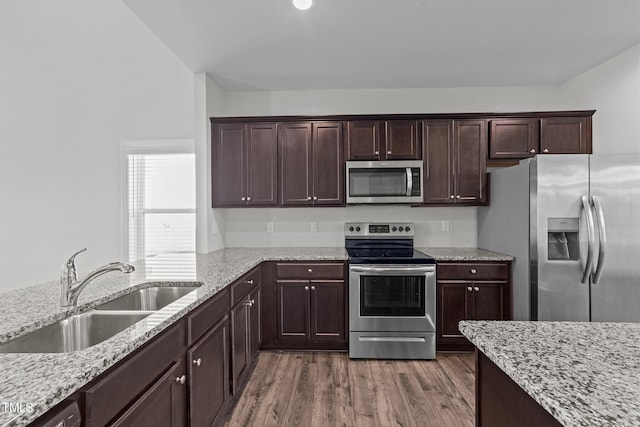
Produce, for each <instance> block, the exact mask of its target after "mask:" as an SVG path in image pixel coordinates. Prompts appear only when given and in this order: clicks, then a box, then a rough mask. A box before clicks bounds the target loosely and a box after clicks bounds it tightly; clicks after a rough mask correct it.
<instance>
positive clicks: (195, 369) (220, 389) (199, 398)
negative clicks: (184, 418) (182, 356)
mask: <svg viewBox="0 0 640 427" xmlns="http://www.w3.org/2000/svg"><path fill="white" fill-rule="evenodd" d="M187 363H188V364H189V420H190V425H192V426H210V425H213V424H215V423H216V422H217V421H218V420H220V419H221V418H222V417H223V415H224V410H225V409H226V408H227V403H229V399H230V394H229V319H228V316H224V318H223V319H222V320H221V321H220V322H219V323H218V324H217V325H216V326H214V327H213V328H212V329H211V331H209V333H207V334H206V335H205V336H204V337H203V338H202V339H200V340H199V341H198V342H197V343H196V344H195V345H194V346H193V347H191V349H190V350H189V351H188V352H187Z"/></svg>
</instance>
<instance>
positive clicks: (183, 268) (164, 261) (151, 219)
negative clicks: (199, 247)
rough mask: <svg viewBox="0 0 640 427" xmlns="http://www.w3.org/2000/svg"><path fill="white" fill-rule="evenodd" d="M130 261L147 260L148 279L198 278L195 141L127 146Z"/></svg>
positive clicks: (127, 210) (126, 222)
mask: <svg viewBox="0 0 640 427" xmlns="http://www.w3.org/2000/svg"><path fill="white" fill-rule="evenodd" d="M124 157H125V164H126V167H125V170H126V185H127V189H126V196H127V202H126V215H127V219H126V221H125V227H126V231H125V233H124V234H125V236H124V238H125V240H126V244H125V245H124V246H125V247H124V249H125V251H126V258H127V259H128V260H129V261H136V260H140V259H143V258H144V260H145V261H144V266H145V269H146V276H147V278H148V279H161V278H163V277H168V276H169V275H170V276H172V277H175V276H176V272H178V273H182V274H180V276H181V277H183V278H188V277H185V276H189V275H190V273H189V272H191V273H192V274H193V276H194V277H195V248H196V229H195V227H196V190H195V177H196V174H195V154H194V149H193V143H190V142H182V141H173V142H166V143H160V142H128V143H125V144H124Z"/></svg>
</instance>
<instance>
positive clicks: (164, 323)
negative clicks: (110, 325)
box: [0, 247, 512, 426]
mask: <svg viewBox="0 0 640 427" xmlns="http://www.w3.org/2000/svg"><path fill="white" fill-rule="evenodd" d="M418 249H420V250H422V251H423V252H426V253H428V254H430V255H432V256H434V257H435V258H436V259H437V260H438V261H449V260H463V261H485V260H489V261H496V260H511V259H512V258H511V257H508V256H505V255H502V254H496V253H494V252H489V251H484V250H482V249H474V248H418ZM346 259H347V254H346V252H345V250H344V248H342V247H333V248H297V247H296V248H229V249H222V250H219V251H216V252H212V253H210V254H204V255H192V256H191V257H188V256H186V257H183V258H175V257H174V258H169V259H162V258H161V257H156V258H149V259H147V260H143V261H140V262H137V263H134V264H135V267H136V271H135V272H133V273H131V274H120V273H109V274H107V275H104V276H101V277H98V278H97V279H95V280H94V281H93V282H92V283H90V284H89V285H88V286H87V287H86V288H85V289H84V290H83V291H82V293H81V294H80V298H79V300H78V306H77V307H76V308H74V309H61V308H60V300H59V298H60V284H59V282H58V280H55V281H52V282H47V283H43V284H39V285H35V286H30V287H27V288H22V289H18V290H14V291H9V292H5V293H3V294H2V296H3V298H0V313H1V314H0V343H3V342H5V341H8V340H10V339H12V338H15V337H18V336H21V335H24V334H26V333H28V332H31V331H33V330H35V329H38V328H40V327H43V326H46V325H48V324H51V323H53V322H55V321H57V320H60V319H63V318H65V317H68V316H69V315H72V314H76V313H80V312H83V311H86V310H89V309H91V308H92V307H94V306H96V305H98V304H101V303H103V302H106V301H108V300H111V299H114V298H116V297H118V296H120V295H122V294H125V293H128V292H131V291H132V290H135V289H140V288H144V287H149V286H193V285H200V287H199V288H198V289H197V290H195V291H193V292H191V293H189V294H187V295H185V296H184V297H182V298H180V299H178V300H177V301H175V302H173V303H171V304H169V305H168V306H166V307H164V308H162V309H161V310H159V311H157V312H155V313H154V314H152V315H151V316H149V317H147V318H145V319H143V320H141V321H140V322H138V323H136V324H134V325H132V326H130V327H129V328H127V329H124V330H123V331H121V332H120V333H118V334H116V335H114V336H113V337H111V338H109V339H107V340H105V341H103V342H102V343H99V344H97V345H95V346H92V347H90V348H87V349H84V350H81V351H76V352H73V353H43V354H35V353H13V354H12V353H0V370H2V380H1V382H0V426H23V425H27V424H28V423H29V422H31V421H33V420H34V419H36V418H37V417H39V416H40V415H42V414H44V413H45V412H46V411H47V410H49V409H50V408H52V407H53V406H55V405H56V404H57V403H59V402H60V401H62V400H63V399H64V398H66V397H67V396H69V395H70V394H71V393H73V392H74V391H76V390H78V389H79V388H81V387H82V386H84V385H85V384H87V383H89V382H90V381H91V380H92V379H94V378H96V377H97V376H98V375H100V374H101V373H103V372H104V371H105V370H107V369H108V368H110V367H111V366H113V365H114V364H115V363H117V362H118V361H120V360H122V359H123V358H124V357H125V356H127V355H128V354H129V353H131V352H132V351H133V350H135V349H136V348H138V347H140V346H141V345H143V344H144V343H145V342H147V341H148V340H149V339H151V338H152V337H153V336H155V335H157V334H158V333H160V332H161V331H163V330H164V329H166V328H167V327H168V326H170V325H171V324H173V323H174V322H175V321H176V320H178V319H180V318H182V317H183V316H184V315H185V314H187V313H188V312H190V311H191V310H193V309H194V308H196V307H197V306H199V305H200V304H201V303H203V302H204V301H206V300H207V299H209V298H210V297H212V296H213V295H215V294H216V293H217V292H219V291H220V290H221V289H223V288H225V287H226V286H227V285H229V284H230V283H232V282H233V281H235V280H236V279H237V278H239V277H240V276H242V275H243V274H244V273H246V272H247V271H249V270H251V269H252V268H253V267H255V266H257V265H258V264H260V263H261V262H262V261H268V260H307V261H313V260H346ZM86 273H88V271H80V276H81V277H82V276H83V275H84V274H86ZM10 404H13V409H11V407H10ZM16 404H17V405H22V407H23V409H24V410H22V411H16V410H15V408H16V406H15V405H16Z"/></svg>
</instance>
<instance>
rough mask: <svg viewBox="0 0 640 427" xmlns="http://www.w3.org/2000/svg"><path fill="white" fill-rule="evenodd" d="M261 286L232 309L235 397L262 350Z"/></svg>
mask: <svg viewBox="0 0 640 427" xmlns="http://www.w3.org/2000/svg"><path fill="white" fill-rule="evenodd" d="M260 298H261V295H260V286H257V287H255V288H254V289H253V290H252V291H251V292H249V294H248V295H247V296H246V297H245V298H243V299H242V300H241V301H240V302H239V303H238V304H236V305H235V306H234V307H233V308H232V309H231V341H232V342H231V372H232V375H231V381H232V393H233V395H234V396H235V395H236V394H238V392H239V391H240V390H241V389H242V386H243V385H244V383H245V382H246V381H247V379H248V378H249V374H250V373H251V369H252V367H253V362H254V361H255V358H256V355H257V353H258V349H259V348H260V305H261V302H260Z"/></svg>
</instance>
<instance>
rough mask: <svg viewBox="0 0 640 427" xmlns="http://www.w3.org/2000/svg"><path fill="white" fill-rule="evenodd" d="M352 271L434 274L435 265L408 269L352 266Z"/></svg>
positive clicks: (407, 267)
mask: <svg viewBox="0 0 640 427" xmlns="http://www.w3.org/2000/svg"><path fill="white" fill-rule="evenodd" d="M349 268H350V270H351V271H353V272H354V273H389V272H394V271H397V272H400V273H407V272H415V273H429V272H434V273H435V271H436V270H435V267H434V266H433V265H429V266H411V267H409V266H406V267H401V266H395V265H394V266H388V267H361V266H353V265H352V266H351V267H349Z"/></svg>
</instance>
